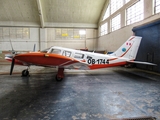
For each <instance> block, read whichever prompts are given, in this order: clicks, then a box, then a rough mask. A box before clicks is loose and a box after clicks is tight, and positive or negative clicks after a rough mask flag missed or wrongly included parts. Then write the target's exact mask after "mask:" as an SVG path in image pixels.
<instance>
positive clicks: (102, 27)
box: [101, 23, 108, 36]
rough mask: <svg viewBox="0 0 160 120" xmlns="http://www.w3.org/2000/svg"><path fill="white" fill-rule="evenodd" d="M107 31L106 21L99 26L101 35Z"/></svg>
mask: <svg viewBox="0 0 160 120" xmlns="http://www.w3.org/2000/svg"><path fill="white" fill-rule="evenodd" d="M107 33H108V23H105V24H103V25H102V26H101V36H103V35H105V34H107Z"/></svg>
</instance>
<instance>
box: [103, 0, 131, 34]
mask: <svg viewBox="0 0 160 120" xmlns="http://www.w3.org/2000/svg"><path fill="white" fill-rule="evenodd" d="M129 1H130V0H111V1H110V3H109V5H108V7H107V9H106V11H105V14H104V16H103V19H102V21H104V20H106V19H107V18H108V17H112V14H113V13H114V12H116V11H118V10H119V9H120V8H121V7H123V6H124V5H125V4H127V3H128V2H129ZM118 17H120V16H118ZM115 19H116V18H115ZM116 22H118V23H116ZM118 24H119V25H118ZM112 26H113V27H114V28H113V27H111V29H112V31H114V30H117V29H119V27H121V25H120V19H118V18H117V19H116V20H114V19H113V24H112ZM113 29H114V30H113ZM105 34H108V22H106V23H104V24H102V25H101V27H100V35H101V36H103V35H105Z"/></svg>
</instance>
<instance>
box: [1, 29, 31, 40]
mask: <svg viewBox="0 0 160 120" xmlns="http://www.w3.org/2000/svg"><path fill="white" fill-rule="evenodd" d="M29 38H30V29H29V28H22V27H0V39H29Z"/></svg>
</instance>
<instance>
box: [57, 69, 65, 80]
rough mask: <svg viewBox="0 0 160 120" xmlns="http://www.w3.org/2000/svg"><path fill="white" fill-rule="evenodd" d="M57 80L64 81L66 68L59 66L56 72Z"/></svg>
mask: <svg viewBox="0 0 160 120" xmlns="http://www.w3.org/2000/svg"><path fill="white" fill-rule="evenodd" d="M55 78H56V80H57V81H62V80H63V78H64V68H58V73H57V74H56V77H55Z"/></svg>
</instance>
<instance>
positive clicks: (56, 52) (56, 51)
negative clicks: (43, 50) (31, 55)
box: [50, 49, 61, 54]
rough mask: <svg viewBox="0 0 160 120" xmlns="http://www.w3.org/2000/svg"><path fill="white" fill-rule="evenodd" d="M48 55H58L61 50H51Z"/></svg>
mask: <svg viewBox="0 0 160 120" xmlns="http://www.w3.org/2000/svg"><path fill="white" fill-rule="evenodd" d="M50 53H54V54H60V53H61V50H59V49H52V50H51V52H50Z"/></svg>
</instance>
